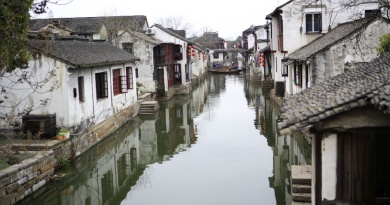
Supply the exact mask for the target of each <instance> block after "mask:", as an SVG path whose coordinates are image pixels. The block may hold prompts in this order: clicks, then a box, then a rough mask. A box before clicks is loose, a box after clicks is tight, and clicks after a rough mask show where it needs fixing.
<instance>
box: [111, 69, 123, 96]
mask: <svg viewBox="0 0 390 205" xmlns="http://www.w3.org/2000/svg"><path fill="white" fill-rule="evenodd" d="M112 83H113V89H114V95H118V94H120V93H121V70H120V69H115V70H113V71H112Z"/></svg>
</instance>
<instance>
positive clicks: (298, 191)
mask: <svg viewBox="0 0 390 205" xmlns="http://www.w3.org/2000/svg"><path fill="white" fill-rule="evenodd" d="M291 184H292V188H291V189H292V190H291V197H292V200H293V201H294V202H295V204H296V205H298V204H299V203H303V204H311V165H292V166H291ZM293 204H294V203H293Z"/></svg>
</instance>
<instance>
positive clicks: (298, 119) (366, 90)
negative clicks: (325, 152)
mask: <svg viewBox="0 0 390 205" xmlns="http://www.w3.org/2000/svg"><path fill="white" fill-rule="evenodd" d="M370 104H371V105H374V106H375V107H376V108H378V109H379V110H382V111H383V112H384V113H385V114H390V53H386V54H384V55H382V56H381V57H379V58H377V59H375V60H373V61H371V62H370V63H361V64H358V65H357V67H356V68H355V69H354V70H352V71H349V72H345V73H342V74H340V75H337V76H335V77H333V78H330V79H328V80H326V81H325V82H322V83H320V84H318V85H316V86H313V87H311V88H307V89H306V90H304V91H302V92H300V93H298V94H295V95H291V96H288V97H286V98H285V100H284V102H283V106H282V108H281V109H280V111H281V119H280V121H279V122H278V129H279V131H280V133H281V134H282V135H284V134H288V133H290V132H292V131H295V130H299V129H302V128H304V127H306V126H308V125H311V124H314V123H316V122H319V121H321V120H324V119H326V118H329V117H331V116H334V115H336V114H339V113H342V112H346V111H348V110H351V109H353V108H356V107H363V106H366V105H370Z"/></svg>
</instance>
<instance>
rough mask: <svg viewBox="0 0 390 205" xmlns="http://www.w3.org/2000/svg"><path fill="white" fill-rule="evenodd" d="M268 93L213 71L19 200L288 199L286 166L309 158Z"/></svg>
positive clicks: (227, 201)
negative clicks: (282, 130)
mask: <svg viewBox="0 0 390 205" xmlns="http://www.w3.org/2000/svg"><path fill="white" fill-rule="evenodd" d="M266 96H267V94H266V93H264V92H263V90H262V89H261V87H260V85H259V84H254V83H251V82H248V81H246V80H245V77H244V76H225V75H211V76H209V78H208V79H207V80H206V81H204V82H203V83H201V84H200V85H198V86H197V87H196V88H194V89H193V91H192V93H191V95H190V96H179V97H175V98H174V99H172V100H170V101H167V102H160V109H159V111H158V112H157V113H156V114H154V115H147V116H139V117H137V118H135V119H133V120H132V121H130V122H129V123H127V124H126V125H124V126H122V127H121V128H120V129H118V130H117V131H116V132H115V133H113V134H112V135H111V136H110V137H108V138H107V139H105V140H104V141H102V142H101V143H99V144H98V145H96V146H94V147H93V148H91V149H90V150H89V151H88V152H87V153H85V154H84V155H82V156H81V157H80V158H78V159H77V160H76V162H75V165H74V168H73V170H72V171H71V173H70V174H68V175H67V176H66V177H65V178H62V179H60V180H58V181H55V182H53V183H51V184H50V185H48V186H46V187H44V188H42V189H40V190H39V191H38V192H35V193H34V194H33V195H32V196H30V197H28V198H26V199H25V200H24V201H22V202H21V203H20V204H50V205H55V204H60V205H67V204H72V205H73V204H81V205H92V204H93V205H95V204H101V205H103V204H239V203H241V204H290V203H291V196H290V187H289V186H290V185H289V170H290V166H291V164H306V163H310V162H309V160H308V157H307V156H310V153H309V151H307V152H304V153H305V154H302V151H301V148H300V147H302V144H303V145H304V143H298V142H297V140H296V138H294V137H291V136H287V137H279V136H277V134H276V133H277V132H276V127H275V123H274V122H275V120H276V117H277V113H276V111H275V110H274V109H273V106H272V104H271V102H270V100H269V99H268V98H267V97H266ZM301 141H302V142H304V140H301ZM304 146H305V145H304ZM272 170H273V171H272ZM272 193H274V194H275V196H274V197H273V196H272Z"/></svg>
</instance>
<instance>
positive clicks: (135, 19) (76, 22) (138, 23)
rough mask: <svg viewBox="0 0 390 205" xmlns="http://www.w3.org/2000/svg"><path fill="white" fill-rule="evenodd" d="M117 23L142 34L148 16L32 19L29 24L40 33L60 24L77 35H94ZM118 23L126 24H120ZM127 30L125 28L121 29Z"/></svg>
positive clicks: (31, 28)
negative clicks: (48, 27)
mask: <svg viewBox="0 0 390 205" xmlns="http://www.w3.org/2000/svg"><path fill="white" fill-rule="evenodd" d="M111 22H116V23H115V24H116V25H119V26H120V27H126V26H129V25H131V26H133V27H134V28H137V29H136V31H138V32H142V29H143V26H144V23H145V22H147V18H146V16H143V15H138V16H101V17H74V18H50V19H32V20H30V22H29V25H30V30H32V31H38V30H39V29H41V28H43V27H44V26H46V25H47V24H49V23H51V24H58V25H59V26H60V27H63V28H67V29H69V30H70V31H71V32H72V33H76V34H93V33H97V32H99V31H100V29H101V28H102V25H103V24H105V26H106V28H107V29H109V27H110V26H109V25H106V24H113V23H111ZM118 22H125V23H120V24H118ZM121 29H125V28H121Z"/></svg>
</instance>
